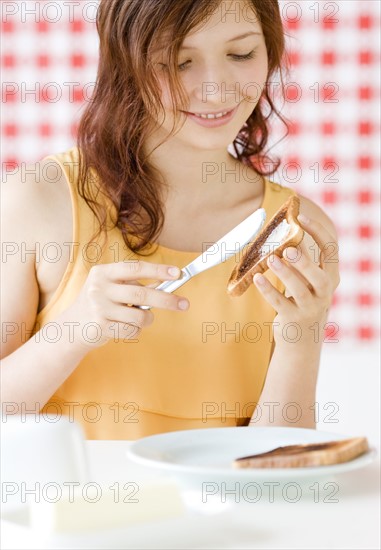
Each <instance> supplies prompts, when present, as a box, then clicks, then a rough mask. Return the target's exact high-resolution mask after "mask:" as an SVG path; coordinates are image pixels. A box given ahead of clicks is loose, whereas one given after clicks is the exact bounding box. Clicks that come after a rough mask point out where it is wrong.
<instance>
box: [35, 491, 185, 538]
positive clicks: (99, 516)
mask: <svg viewBox="0 0 381 550" xmlns="http://www.w3.org/2000/svg"><path fill="white" fill-rule="evenodd" d="M91 486H92V487H91ZM94 488H95V489H94ZM65 489H66V488H65ZM72 489H73V487H72ZM48 498H50V497H48ZM29 512H30V527H31V528H32V529H33V530H35V531H36V532H38V533H39V534H40V535H41V534H43V535H50V534H54V533H70V532H73V531H74V532H80V531H89V530H91V531H96V530H102V529H112V528H122V527H126V526H128V525H133V524H135V523H139V522H148V521H155V520H160V519H165V518H170V517H175V516H180V515H181V514H183V513H184V504H183V501H182V499H181V496H180V491H179V489H178V487H177V486H176V485H175V484H174V483H169V482H166V483H164V482H156V483H150V484H144V485H141V484H138V483H133V482H130V483H123V482H121V483H114V484H113V485H111V486H110V487H104V486H102V487H101V486H99V485H97V484H96V483H89V484H87V489H86V485H81V486H80V487H79V486H76V487H74V491H73V490H71V492H69V491H65V494H64V495H63V496H62V497H61V498H60V499H59V500H57V502H48V501H47V500H46V498H45V499H42V500H41V501H40V502H31V503H30V505H29Z"/></svg>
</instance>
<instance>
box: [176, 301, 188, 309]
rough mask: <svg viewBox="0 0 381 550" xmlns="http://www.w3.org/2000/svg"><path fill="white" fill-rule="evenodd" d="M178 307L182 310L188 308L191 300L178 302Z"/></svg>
mask: <svg viewBox="0 0 381 550" xmlns="http://www.w3.org/2000/svg"><path fill="white" fill-rule="evenodd" d="M177 307H178V308H179V309H182V310H185V309H188V307H189V302H188V301H187V300H180V302H179V303H178V304H177Z"/></svg>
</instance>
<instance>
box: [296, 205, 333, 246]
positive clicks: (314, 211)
mask: <svg viewBox="0 0 381 550" xmlns="http://www.w3.org/2000/svg"><path fill="white" fill-rule="evenodd" d="M298 197H299V198H300V213H301V214H304V215H305V216H307V217H308V218H310V219H311V220H316V221H317V222H319V223H321V224H322V225H323V226H324V227H325V228H326V229H327V230H328V231H329V232H330V233H331V235H332V236H333V237H334V238H335V239H336V240H337V239H338V235H337V230H336V227H335V224H334V223H333V221H332V220H331V218H330V217H329V216H328V215H327V214H326V212H324V210H323V209H322V208H321V207H320V206H319V205H318V204H316V202H314V201H312V200H311V199H308V198H307V197H304V196H303V195H298Z"/></svg>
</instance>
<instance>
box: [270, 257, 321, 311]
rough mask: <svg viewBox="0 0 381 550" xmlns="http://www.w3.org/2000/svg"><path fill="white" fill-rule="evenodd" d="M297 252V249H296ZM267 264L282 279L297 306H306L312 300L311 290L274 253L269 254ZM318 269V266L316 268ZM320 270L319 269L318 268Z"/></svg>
mask: <svg viewBox="0 0 381 550" xmlns="http://www.w3.org/2000/svg"><path fill="white" fill-rule="evenodd" d="M296 252H297V253H298V251H296ZM267 265H268V266H269V268H270V269H271V271H272V272H273V273H275V275H276V276H277V277H278V278H279V279H280V280H281V281H282V283H283V284H284V286H285V287H286V289H287V291H288V293H289V294H290V295H291V296H292V297H293V298H294V300H295V303H296V305H297V306H298V307H306V305H308V303H309V302H311V300H312V292H311V290H310V289H309V288H308V286H307V284H306V283H304V282H303V281H302V280H301V279H300V277H299V276H298V275H297V274H296V273H295V271H294V270H293V269H292V268H291V267H290V266H289V265H287V263H286V262H285V261H284V260H282V259H281V258H279V257H278V256H277V255H276V254H273V255H271V257H270V258H269V259H268V260H267ZM317 269H320V268H317ZM320 271H321V270H320Z"/></svg>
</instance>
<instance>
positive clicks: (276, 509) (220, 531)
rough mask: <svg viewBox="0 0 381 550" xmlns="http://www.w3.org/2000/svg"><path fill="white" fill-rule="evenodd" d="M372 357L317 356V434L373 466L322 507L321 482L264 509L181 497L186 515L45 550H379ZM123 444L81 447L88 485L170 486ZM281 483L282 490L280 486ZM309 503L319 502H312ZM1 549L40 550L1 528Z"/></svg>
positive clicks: (18, 531)
mask: <svg viewBox="0 0 381 550" xmlns="http://www.w3.org/2000/svg"><path fill="white" fill-rule="evenodd" d="M376 361H377V359H375V355H374V354H373V353H372V354H370V353H369V354H368V355H367V354H366V352H364V350H353V351H352V353H351V356H350V357H349V356H347V357H346V359H345V360H344V361H343V356H342V355H340V353H337V354H334V353H330V355H329V357H328V358H327V357H326V356H323V364H322V367H323V368H322V369H321V370H322V372H321V376H320V378H319V392H318V397H319V402H320V403H321V404H322V405H324V403H327V402H331V401H335V402H337V403H338V404H339V414H338V415H337V418H338V420H339V421H338V422H337V423H333V424H332V423H327V422H326V421H325V420H324V417H322V419H321V421H320V422H319V424H318V429H320V430H323V431H330V432H333V433H335V432H336V433H344V434H348V435H366V436H367V437H368V439H369V442H370V443H371V445H372V446H373V447H377V448H378V458H377V460H376V461H375V462H373V463H372V464H370V465H368V466H366V467H365V468H363V469H360V470H355V471H353V472H347V473H343V474H340V475H337V476H336V477H335V478H333V479H332V480H331V481H330V482H331V483H332V482H333V483H336V484H337V489H338V491H337V493H336V495H335V496H334V499H336V500H337V501H338V502H327V500H329V493H330V490H331V489H332V487H333V486H332V485H331V486H325V483H327V481H326V480H319V481H318V484H319V489H320V494H319V498H318V499H316V493H315V498H314V493H313V491H312V490H311V489H310V488H309V487H310V486H311V484H310V483H307V484H302V485H301V491H302V496H301V498H300V500H299V501H297V502H294V503H292V502H287V501H286V500H285V499H284V498H282V497H281V491H280V492H278V493H277V494H278V495H280V496H279V497H277V498H276V499H275V501H274V502H270V500H269V498H268V495H267V494H264V495H263V497H262V498H261V499H260V500H259V501H258V502H256V503H249V502H245V501H242V499H241V502H239V503H235V502H234V501H233V500H230V502H226V503H225V504H222V503H221V502H220V501H214V502H213V501H212V502H208V503H206V504H205V503H202V501H201V496H200V494H197V493H191V492H189V491H188V492H183V493H182V494H183V496H184V498H185V502H186V503H187V507H186V513H185V514H184V515H183V516H182V517H179V518H176V519H168V520H163V521H156V522H150V523H149V524H140V525H135V526H132V527H129V528H128V529H123V530H119V531H117V530H115V531H114V532H108V533H104V534H99V533H94V534H93V535H92V536H87V537H84V536H83V537H81V536H79V535H78V536H75V537H68V538H65V537H63V536H61V538H57V539H54V540H49V541H47V542H46V546H45V547H46V548H65V549H71V548H73V549H77V548H89V549H90V548H91V549H96V548H109V549H110V548H126V549H127V548H134V549H137V548H144V549H148V548H152V549H154V548H162V549H170V548H178V549H181V548H184V549H186V548H189V549H191V548H215V549H217V548H218V549H222V548H230V549H235V550H238V549H241V548H242V549H243V548H245V549H272V550H275V549H290V550H291V549H299V548H300V549H301V548H303V549H316V550H318V549H319V550H321V549H332V550H334V549H340V550H342V549H346V550H347V549H348V550H350V549H359V550H360V549H361V550H363V549H367V550H371V549H379V548H380V520H379V518H380V460H379V457H380V449H379V414H378V413H379V384H378V378H379V367H378V366H377V365H376ZM130 445H131V443H130V442H128V441H88V442H87V443H86V449H87V455H88V462H89V468H90V479H91V480H92V481H94V482H97V483H99V484H102V485H104V486H108V484H110V485H111V484H113V483H115V482H116V481H119V482H121V483H122V482H124V483H127V482H136V483H138V484H140V483H144V482H148V481H149V480H151V479H158V477H161V478H162V479H168V478H166V477H165V475H168V474H163V473H159V471H158V470H153V469H150V468H147V467H142V466H139V465H137V464H135V463H133V462H131V461H129V460H128V459H127V457H126V451H127V449H128V447H129V446H130ZM284 484H285V483H284V482H281V488H282V485H284ZM314 500H317V502H315V501H314ZM2 528H3V534H2V548H4V549H6V548H17V549H21V548H42V545H41V541H37V540H34V539H33V537H32V536H31V533H30V531H29V530H28V529H23V528H22V527H21V526H20V525H18V526H17V525H15V524H14V523H10V522H6V521H2Z"/></svg>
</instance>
